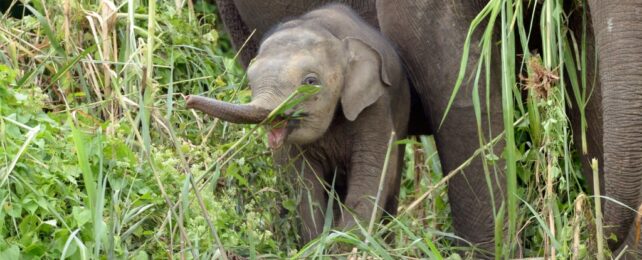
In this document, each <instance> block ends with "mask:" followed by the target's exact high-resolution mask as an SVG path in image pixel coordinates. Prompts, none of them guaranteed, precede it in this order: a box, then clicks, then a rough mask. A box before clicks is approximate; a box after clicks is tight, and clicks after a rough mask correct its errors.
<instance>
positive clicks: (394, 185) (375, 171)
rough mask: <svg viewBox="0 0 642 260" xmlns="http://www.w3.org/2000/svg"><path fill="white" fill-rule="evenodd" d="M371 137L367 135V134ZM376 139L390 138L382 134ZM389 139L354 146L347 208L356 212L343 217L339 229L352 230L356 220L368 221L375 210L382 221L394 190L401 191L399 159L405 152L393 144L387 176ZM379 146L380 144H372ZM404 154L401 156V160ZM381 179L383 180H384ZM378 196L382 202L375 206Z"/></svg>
mask: <svg viewBox="0 0 642 260" xmlns="http://www.w3.org/2000/svg"><path fill="white" fill-rule="evenodd" d="M386 133H388V132H386ZM365 136H368V134H365ZM377 136H389V134H382V135H377ZM387 139H388V138H376V139H374V138H373V139H372V140H369V141H363V142H359V141H357V142H356V143H355V145H354V146H353V148H352V149H353V153H352V159H351V167H350V168H351V169H350V172H349V173H348V174H349V175H348V179H347V183H348V187H347V189H346V197H345V201H344V204H345V206H346V207H347V208H348V209H350V210H352V211H353V212H354V214H355V215H354V216H353V215H352V214H342V215H341V216H340V220H339V224H338V227H339V228H342V229H349V228H352V227H353V226H354V225H355V223H356V222H357V221H369V220H370V218H371V217H372V211H373V210H374V209H375V208H376V210H377V214H376V216H375V219H379V217H380V216H381V215H382V213H383V212H384V211H385V210H386V206H387V205H386V204H388V202H389V201H390V200H392V199H396V198H394V197H395V196H396V193H394V192H395V191H397V190H398V189H399V188H398V186H399V158H403V153H402V151H400V149H399V148H398V146H397V145H394V144H393V147H392V150H391V153H390V157H389V158H388V167H387V172H386V174H385V176H384V175H383V174H382V171H383V166H384V161H385V158H386V150H387V146H388V140H387ZM373 143H377V144H373ZM372 147H376V148H375V149H372ZM399 155H402V157H399ZM384 177H385V179H384V180H382V178H384ZM382 181H383V190H382V191H381V193H379V191H378V188H379V183H380V182H382ZM377 196H379V202H378V204H377V205H375V204H374V202H375V198H376V197H377Z"/></svg>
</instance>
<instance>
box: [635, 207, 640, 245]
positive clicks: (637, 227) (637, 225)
mask: <svg viewBox="0 0 642 260" xmlns="http://www.w3.org/2000/svg"><path fill="white" fill-rule="evenodd" d="M640 222H642V204H640V206H639V207H638V214H637V215H636V216H635V244H636V245H637V244H639V243H640Z"/></svg>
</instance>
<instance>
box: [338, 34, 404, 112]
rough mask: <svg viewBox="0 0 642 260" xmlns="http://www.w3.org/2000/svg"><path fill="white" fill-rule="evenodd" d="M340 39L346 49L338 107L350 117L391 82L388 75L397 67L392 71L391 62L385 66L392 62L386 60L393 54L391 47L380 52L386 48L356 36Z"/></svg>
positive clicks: (362, 108) (372, 100)
mask: <svg viewBox="0 0 642 260" xmlns="http://www.w3.org/2000/svg"><path fill="white" fill-rule="evenodd" d="M343 42H344V44H345V46H346V48H347V50H348V53H349V63H348V68H347V73H346V77H345V85H344V87H343V93H342V95H341V107H342V108H343V114H344V115H345V117H346V118H347V119H348V120H350V121H354V120H355V119H356V118H357V116H358V115H359V113H361V111H363V110H364V109H365V108H366V107H368V106H370V105H372V104H373V103H374V102H376V101H377V100H378V99H379V97H381V95H382V94H383V92H384V91H385V89H384V88H385V87H387V86H391V76H392V75H398V74H393V73H395V72H397V73H398V71H392V70H393V69H395V68H394V66H391V67H390V66H387V65H392V64H388V62H391V60H390V59H391V58H392V59H394V57H395V56H394V55H395V54H394V51H393V50H389V51H390V52H392V53H389V52H388V53H384V52H385V50H387V49H388V48H375V47H373V46H371V45H370V44H367V43H366V42H364V41H362V40H360V39H357V38H346V39H344V40H343ZM378 49H382V50H383V51H381V50H378ZM391 55H392V56H391ZM396 69H397V70H399V69H400V68H396Z"/></svg>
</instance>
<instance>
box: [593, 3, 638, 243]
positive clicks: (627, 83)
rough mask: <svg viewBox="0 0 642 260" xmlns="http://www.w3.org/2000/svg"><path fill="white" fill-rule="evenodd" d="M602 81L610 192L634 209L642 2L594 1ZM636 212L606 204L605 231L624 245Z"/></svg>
mask: <svg viewBox="0 0 642 260" xmlns="http://www.w3.org/2000/svg"><path fill="white" fill-rule="evenodd" d="M589 6H590V8H591V16H592V22H593V28H594V31H595V41H596V42H595V43H596V48H595V49H596V50H597V51H598V59H599V70H600V74H599V75H600V83H601V84H602V109H603V129H604V136H603V140H602V142H603V146H604V162H603V166H604V187H605V190H604V192H605V194H604V195H605V196H607V197H610V198H612V199H614V200H616V201H619V202H621V203H623V204H625V205H627V206H629V207H631V208H636V209H637V208H638V206H639V205H640V202H641V199H640V185H641V184H642V16H640V15H639V13H642V2H640V1H637V0H626V1H617V3H616V1H610V0H592V1H590V5H589ZM634 216H635V212H633V211H631V210H629V209H627V208H625V207H623V206H621V205H619V204H617V203H614V202H611V201H605V203H604V221H605V227H610V228H608V229H607V230H605V235H608V234H609V233H611V232H613V233H615V235H617V239H618V240H617V242H612V244H611V247H612V248H613V247H616V246H619V245H620V244H621V243H622V242H623V241H624V240H625V238H626V236H627V234H628V232H629V230H630V227H631V225H632V224H633V220H634Z"/></svg>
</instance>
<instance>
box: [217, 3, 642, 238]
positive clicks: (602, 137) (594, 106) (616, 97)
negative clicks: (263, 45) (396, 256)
mask: <svg viewBox="0 0 642 260" xmlns="http://www.w3.org/2000/svg"><path fill="white" fill-rule="evenodd" d="M216 2H217V4H218V6H219V8H220V12H221V17H222V18H223V21H224V23H225V25H226V27H227V28H228V30H229V31H230V33H231V35H232V38H233V42H234V43H235V46H237V47H238V46H241V45H242V44H243V42H244V41H245V39H247V37H248V36H249V33H248V32H247V31H249V28H257V34H256V35H255V36H254V39H256V38H260V37H261V35H262V33H263V32H265V31H266V30H267V29H266V28H269V27H270V26H272V25H273V24H275V23H276V22H277V21H280V20H282V19H284V18H286V17H289V16H292V15H296V14H298V13H302V12H304V11H305V10H309V9H306V7H307V6H318V5H321V4H323V3H325V2H328V1H321V0H317V1H315V0H312V1H294V0H280V1H254V0H234V1H233V0H216ZM343 2H346V3H347V4H348V5H351V6H352V7H353V8H355V9H357V12H358V13H360V14H361V15H362V16H364V17H366V20H367V21H369V22H370V23H371V24H372V25H373V26H375V27H380V28H381V30H382V31H383V32H384V34H385V35H386V36H387V37H388V38H389V39H391V40H392V41H393V42H394V43H396V44H397V45H398V50H399V52H400V55H401V56H402V59H403V60H404V63H405V64H406V66H407V68H408V70H409V73H410V78H411V84H412V85H413V87H414V88H415V90H416V92H417V93H418V94H417V95H416V97H419V98H420V100H421V104H417V103H413V108H412V110H413V112H423V114H424V115H423V116H420V118H425V119H427V122H428V124H422V123H421V122H425V121H426V120H421V119H416V118H415V117H413V118H411V124H410V128H415V127H416V125H417V124H420V125H422V126H424V127H419V128H420V130H421V131H418V132H414V133H423V134H429V133H434V134H435V140H436V141H437V145H438V148H440V149H439V152H440V158H441V161H442V165H443V168H444V171H446V172H448V171H450V170H453V169H454V167H457V166H458V165H459V164H460V163H461V162H462V161H464V160H466V159H467V158H469V157H470V155H471V154H472V152H473V150H475V149H476V147H478V141H477V133H476V130H474V128H471V127H459V128H458V127H457V126H470V125H474V124H473V123H472V122H474V119H473V118H472V116H473V115H474V113H473V109H472V103H471V99H470V95H471V94H470V93H471V88H472V84H471V83H470V82H468V81H464V85H463V86H462V90H461V91H460V92H459V96H458V98H457V99H456V101H455V106H454V108H453V110H452V111H451V112H450V113H449V116H448V118H447V119H446V122H445V123H444V126H443V127H442V129H441V130H439V131H436V129H437V128H436V125H437V124H438V123H439V120H440V119H441V116H442V115H443V111H444V109H445V106H446V103H447V100H448V97H449V95H450V93H451V91H452V86H453V84H454V82H455V79H456V73H457V72H458V70H459V61H460V58H461V49H462V46H463V42H464V39H465V35H466V32H467V30H468V27H469V24H470V22H471V20H472V18H473V17H474V16H475V14H476V13H477V12H478V11H479V10H481V8H482V7H483V6H484V5H485V4H486V2H487V1H482V0H477V1H474V0H471V1H461V0H458V1H447V2H441V1H426V0H399V1H392V0H370V1H343ZM374 2H377V3H376V7H375V3H374ZM588 4H589V9H590V10H589V13H590V18H589V23H591V24H589V31H588V39H587V40H588V49H589V54H588V55H587V57H588V66H587V68H589V71H588V74H589V75H588V77H587V78H588V79H589V80H588V81H589V82H588V83H589V84H590V85H593V84H591V83H592V79H593V78H594V77H593V75H597V79H598V80H597V82H595V84H594V85H593V86H592V87H593V88H594V90H593V94H592V96H591V99H590V100H589V103H588V105H587V108H586V113H587V114H586V116H587V121H588V122H589V125H588V132H587V137H588V154H587V155H585V156H583V158H582V161H583V165H584V172H585V173H590V168H589V167H588V162H589V161H590V159H591V158H597V159H598V160H599V161H600V172H601V173H602V174H601V175H600V176H601V177H602V178H601V180H600V185H601V186H602V187H601V190H602V191H603V192H602V194H603V195H605V196H608V197H610V198H613V199H616V200H618V201H621V202H623V203H625V204H626V205H627V206H629V207H631V208H634V209H637V208H638V206H639V205H640V202H642V193H641V192H640V186H641V185H642V149H640V147H641V146H642V131H640V129H641V127H642V113H641V112H640V109H642V40H641V39H642V28H640V26H641V25H642V16H641V15H640V13H642V2H641V1H639V0H623V1H614V0H589V1H588ZM265 10H268V11H267V13H262V12H264V11H265ZM373 10H375V11H373ZM241 14H243V15H241ZM375 14H378V15H375ZM575 17H577V15H575ZM579 22H580V21H579V20H576V21H574V22H573V23H572V24H571V27H572V28H573V29H574V30H575V33H576V39H581V35H580V34H579V32H580V30H581V26H580V23H579ZM239 28H245V30H246V31H245V32H244V31H243V30H242V29H239ZM495 31H498V30H495ZM478 40H479V35H475V36H474V39H473V42H472V44H471V46H473V48H472V49H471V52H470V57H471V58H472V60H469V62H468V64H476V57H478V56H479V51H480V50H479V48H478V44H476V43H475V41H478ZM250 42H251V41H250ZM246 48H248V50H251V49H252V44H248V45H247V46H246ZM595 50H598V53H597V56H598V57H599V61H597V64H595V62H596V61H595V60H594V59H593V57H595V55H593V52H594V51H595ZM494 51H495V53H496V54H497V55H494V57H493V59H494V60H493V64H499V63H498V62H497V61H498V59H499V55H498V54H499V53H498V51H497V50H494ZM251 57H253V56H252V55H251V51H250V52H248V54H247V55H245V56H243V55H242V56H241V62H242V63H244V64H247V62H248V61H249V60H250V59H251ZM595 65H597V66H598V67H599V68H600V70H599V71H593V68H594V67H595ZM469 67H471V66H469ZM492 70H493V71H492V72H491V75H500V70H499V68H498V67H494V68H492ZM490 80H491V82H492V86H493V89H492V92H491V97H490V98H491V100H492V101H491V104H493V105H492V106H491V108H490V109H491V111H490V112H491V115H493V116H492V120H493V121H491V127H492V132H493V133H495V134H497V133H500V132H501V131H502V129H503V126H502V123H501V121H500V120H501V116H500V112H501V111H500V103H499V102H498V100H499V99H500V97H499V95H500V94H499V93H500V89H499V78H495V77H494V78H491V79H490ZM482 94H483V93H482ZM481 98H484V97H481ZM570 112H571V113H570V114H571V121H572V123H573V124H572V126H573V131H574V133H579V132H580V129H579V115H578V113H577V110H571V111H570ZM483 114H485V113H483ZM413 115H415V114H413ZM602 129H607V131H603V130H602ZM574 138H575V143H576V144H580V143H581V142H580V139H579V138H580V135H579V134H574ZM500 148H501V146H499V147H497V149H496V150H497V151H498V152H499V150H500ZM498 154H499V153H498ZM480 165H481V162H480V161H478V160H477V161H475V162H474V163H473V165H472V166H471V167H468V168H467V170H466V171H465V173H466V175H465V177H464V176H463V175H462V176H461V177H460V176H458V177H456V178H454V179H453V180H452V181H451V183H449V196H450V203H451V206H452V214H453V221H454V226H455V230H456V232H457V235H459V236H461V237H462V238H464V239H466V240H468V241H470V242H472V243H474V244H476V245H479V246H481V247H482V248H485V249H488V250H491V247H492V243H490V241H492V240H493V232H492V230H493V220H492V215H491V211H490V207H489V205H488V202H489V193H488V190H487V188H486V187H487V185H486V182H485V180H482V179H481V178H482V176H483V174H482V172H481V170H480V169H481V167H480ZM500 167H501V166H500ZM586 177H587V179H588V183H589V184H592V178H591V175H590V174H588V175H587V176H586ZM496 182H497V183H500V184H501V183H503V182H504V179H503V176H499V177H498V179H497V181H496ZM493 189H494V191H493V192H494V193H495V195H496V196H495V197H496V198H497V197H500V198H501V194H502V192H500V189H499V188H498V185H495V187H494V188H493ZM603 205H604V207H603V211H604V222H605V234H607V235H608V234H610V233H614V234H615V235H616V236H617V237H618V241H617V242H614V241H612V240H609V241H610V242H609V243H610V244H609V246H610V247H611V248H612V249H614V250H615V249H618V248H619V249H621V248H623V247H624V246H625V245H628V246H629V248H635V249H637V248H639V246H638V245H635V244H634V240H633V238H634V237H635V236H634V233H635V232H631V231H630V230H631V229H633V228H634V225H633V219H634V216H635V213H634V212H632V211H630V210H628V209H626V208H624V207H622V206H619V205H617V204H615V203H613V202H611V201H609V200H605V201H604V203H603Z"/></svg>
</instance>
